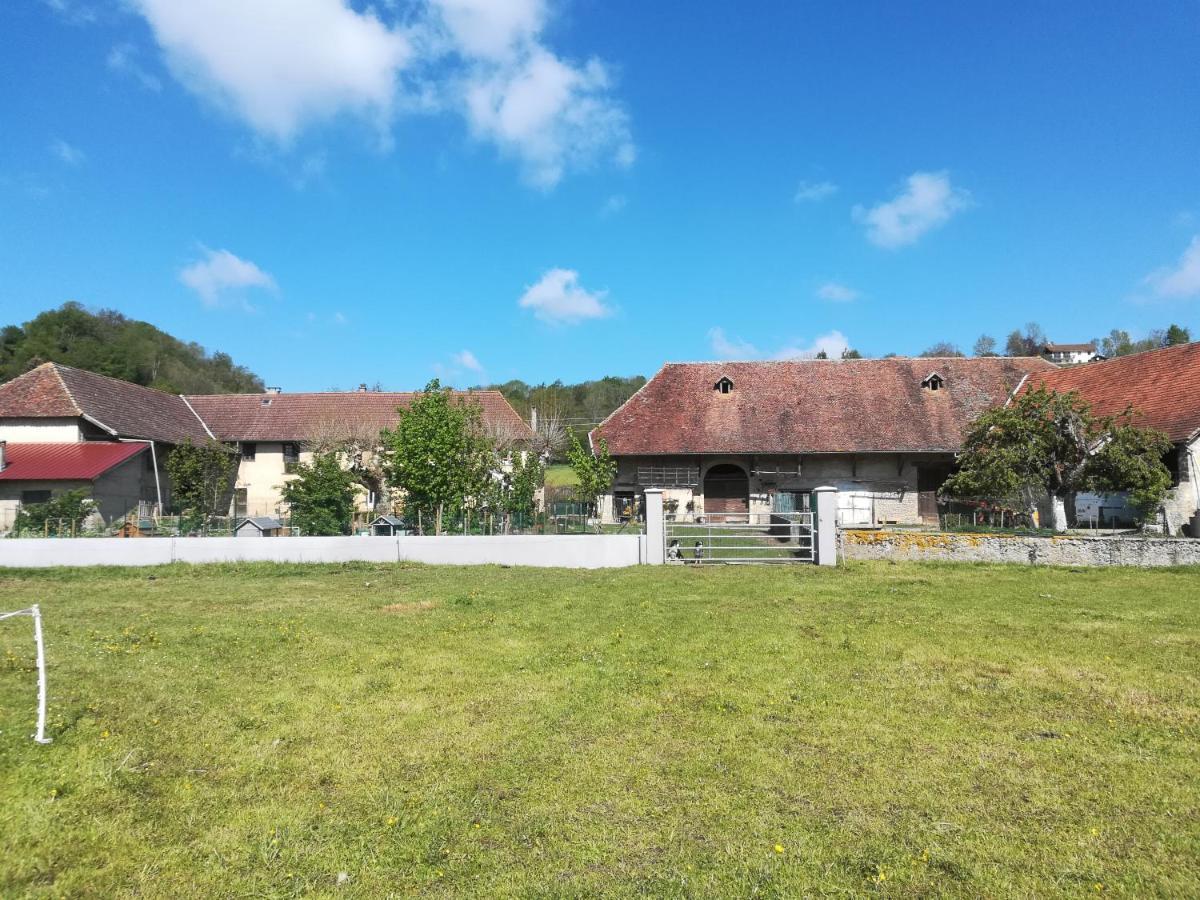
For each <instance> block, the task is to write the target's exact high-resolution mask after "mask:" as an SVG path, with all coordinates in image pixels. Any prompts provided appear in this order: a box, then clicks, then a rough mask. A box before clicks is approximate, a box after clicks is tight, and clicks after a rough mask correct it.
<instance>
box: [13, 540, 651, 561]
mask: <svg viewBox="0 0 1200 900" xmlns="http://www.w3.org/2000/svg"><path fill="white" fill-rule="evenodd" d="M646 554H647V549H646V537H645V535H637V534H594V535H495V536H490V537H473V536H457V535H444V536H440V537H275V538H264V537H178V538H165V537H163V538H14V539H3V540H0V568H47V567H50V566H163V565H169V564H170V563H174V562H186V563H215V562H259V561H262V562H286V563H335V562H354V561H358V562H405V561H412V562H423V563H431V564H435V565H452V566H475V565H487V564H496V565H507V566H551V567H559V568H568V569H608V568H621V567H624V566H636V565H639V564H641V563H645V562H646V561H647V559H646ZM660 555H661V550H660Z"/></svg>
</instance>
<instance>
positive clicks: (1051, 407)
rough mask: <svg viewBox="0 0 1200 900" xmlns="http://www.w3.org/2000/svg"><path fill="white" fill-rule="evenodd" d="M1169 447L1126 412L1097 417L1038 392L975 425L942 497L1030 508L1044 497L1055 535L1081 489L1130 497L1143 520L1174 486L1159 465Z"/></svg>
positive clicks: (1062, 397)
mask: <svg viewBox="0 0 1200 900" xmlns="http://www.w3.org/2000/svg"><path fill="white" fill-rule="evenodd" d="M1170 447H1171V442H1170V440H1169V439H1168V438H1167V437H1166V435H1164V434H1162V433H1161V432H1158V431H1153V430H1150V429H1145V428H1138V427H1136V426H1134V425H1133V424H1131V422H1130V416H1129V414H1128V413H1126V414H1125V415H1123V416H1119V417H1112V416H1105V417H1098V416H1095V415H1093V413H1092V411H1091V408H1090V406H1089V405H1088V404H1087V403H1086V402H1085V401H1083V400H1082V399H1080V397H1079V395H1077V394H1074V393H1068V394H1058V393H1055V392H1053V391H1047V390H1045V389H1044V388H1040V389H1038V390H1036V391H1030V392H1028V393H1025V394H1022V395H1021V396H1020V397H1018V398H1017V399H1016V400H1015V401H1014V402H1013V403H1011V404H1009V405H1008V406H1003V407H998V408H996V409H991V410H988V411H987V412H985V413H983V414H982V415H981V416H979V418H977V419H976V420H975V422H974V423H973V424H972V425H971V429H970V431H969V433H968V434H967V437H966V440H965V441H964V443H963V451H962V454H961V455H960V456H959V469H958V471H957V472H956V473H955V474H954V475H952V476H951V477H950V478H949V479H948V480H947V481H946V483H945V484H944V485H943V486H942V492H943V493H944V494H946V495H948V496H952V497H960V498H988V499H1021V500H1024V501H1025V502H1026V503H1028V504H1030V505H1032V504H1033V503H1034V502H1035V501H1036V500H1037V499H1038V497H1039V496H1041V495H1043V494H1044V495H1048V496H1049V498H1050V499H1051V501H1052V502H1051V520H1050V522H1049V525H1050V526H1051V527H1052V528H1054V529H1055V530H1056V531H1063V530H1065V529H1066V527H1067V521H1066V500H1067V498H1069V497H1070V496H1071V495H1073V494H1076V493H1079V492H1081V491H1094V492H1096V493H1100V494H1113V493H1118V492H1128V495H1129V500H1130V503H1131V504H1132V505H1134V506H1135V507H1136V508H1137V509H1138V510H1139V511H1140V512H1141V513H1142V515H1143V516H1145V515H1148V514H1150V513H1151V512H1153V511H1154V510H1155V509H1156V508H1157V507H1158V505H1159V504H1160V503H1161V502H1162V499H1163V497H1164V496H1165V495H1166V492H1167V490H1168V489H1169V488H1170V486H1171V475H1170V472H1168V471H1167V468H1166V466H1164V465H1163V462H1162V458H1163V456H1164V454H1166V452H1167V451H1168V450H1169V449H1170Z"/></svg>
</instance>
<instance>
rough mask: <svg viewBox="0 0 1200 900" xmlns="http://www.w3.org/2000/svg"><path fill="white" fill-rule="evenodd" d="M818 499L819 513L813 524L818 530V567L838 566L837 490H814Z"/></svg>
mask: <svg viewBox="0 0 1200 900" xmlns="http://www.w3.org/2000/svg"><path fill="white" fill-rule="evenodd" d="M813 493H814V494H815V495H816V497H817V513H816V516H815V517H814V519H813V524H814V525H815V526H816V529H817V546H816V551H817V565H819V566H836V565H837V539H838V534H837V505H838V504H837V495H838V492H837V488H835V487H829V486H825V487H819V488H815V489H814V490H813Z"/></svg>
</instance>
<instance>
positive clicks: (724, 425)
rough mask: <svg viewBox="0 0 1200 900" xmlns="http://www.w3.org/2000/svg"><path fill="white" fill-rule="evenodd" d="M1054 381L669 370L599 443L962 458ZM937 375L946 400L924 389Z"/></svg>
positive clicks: (739, 367) (1009, 373) (905, 362)
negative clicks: (726, 389) (967, 446)
mask: <svg viewBox="0 0 1200 900" xmlns="http://www.w3.org/2000/svg"><path fill="white" fill-rule="evenodd" d="M1054 371H1055V367H1054V366H1053V365H1051V364H1050V363H1048V362H1046V361H1045V360H1043V359H1041V358H1038V357H1020V358H1006V357H994V358H977V359H964V358H959V357H953V358H949V357H947V358H936V359H927V358H926V359H909V358H894V359H863V360H797V361H788V362H726V363H720V362H713V363H668V364H667V365H665V366H663V368H662V369H661V370H660V371H659V372H658V374H657V375H655V376H654V377H653V378H652V379H650V381H648V382H647V383H646V385H645V386H644V387H643V388H642V389H641V390H640V391H638V392H637V393H636V394H634V395H633V397H631V398H630V399H629V400H628V402H626V403H625V405H624V406H622V407H621V408H620V409H618V410H617V411H616V412H614V413H613V414H612V415H611V416H609V417H608V418H607V419H606V420H605V421H604V422H602V423H601V424H600V425H599V426H598V427H597V428H596V430H595V431H594V432H593V435H594V436H595V437H601V436H602V437H604V438H605V439H606V440H607V441H608V446H609V450H610V452H612V453H614V454H619V455H629V454H635V455H642V454H647V455H649V454H670V453H708V454H711V453H872V452H883V453H890V452H900V451H907V452H918V451H943V450H944V451H953V450H957V449H958V448H959V447H960V446H961V445H962V439H963V434H964V432H965V429H966V427H967V425H968V424H969V423H970V421H971V420H972V419H974V418H975V417H976V416H977V415H979V414H980V413H981V412H983V411H984V410H986V409H988V408H989V407H992V406H995V405H997V404H1000V403H1003V402H1004V401H1005V399H1006V398H1007V397H1008V396H1009V394H1010V393H1011V392H1012V391H1013V390H1015V389H1016V388H1017V386H1018V385H1019V384H1020V383H1021V380H1022V378H1024V377H1025V376H1026V375H1028V374H1030V373H1042V372H1047V373H1048V372H1054ZM934 372H936V373H938V374H939V375H941V377H942V378H943V379H944V383H943V385H942V387H941V389H940V390H937V391H931V390H927V389H924V388H922V386H921V382H922V381H923V380H925V378H926V377H927V376H929V375H930V374H932V373H934ZM723 377H726V378H729V379H731V380H732V381H733V390H732V391H730V393H728V394H722V393H720V392H719V391H717V390H714V385H715V384H716V383H717V382H718V380H719V379H721V378H723Z"/></svg>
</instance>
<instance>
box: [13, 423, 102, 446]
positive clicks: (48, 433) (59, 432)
mask: <svg viewBox="0 0 1200 900" xmlns="http://www.w3.org/2000/svg"><path fill="white" fill-rule="evenodd" d="M79 421H80V420H79V419H0V441H8V442H9V443H12V444H75V443H78V442H79V441H82V440H83V434H82V432H81V431H80V428H79Z"/></svg>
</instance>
